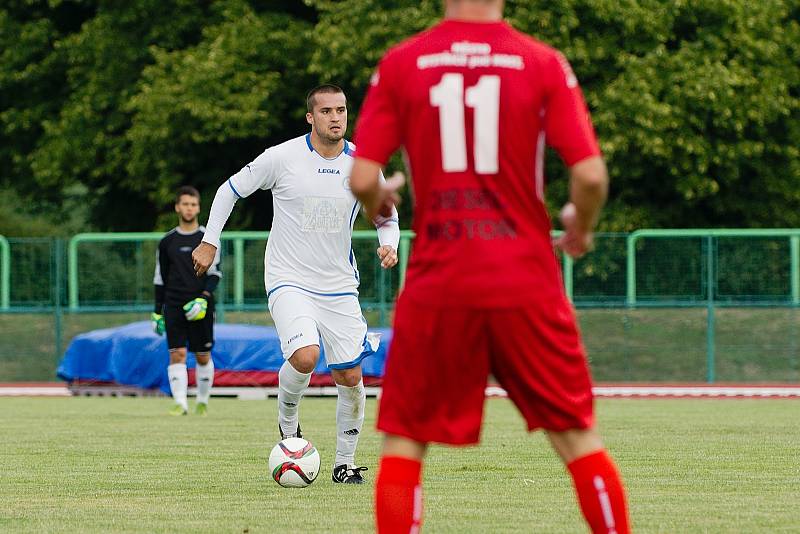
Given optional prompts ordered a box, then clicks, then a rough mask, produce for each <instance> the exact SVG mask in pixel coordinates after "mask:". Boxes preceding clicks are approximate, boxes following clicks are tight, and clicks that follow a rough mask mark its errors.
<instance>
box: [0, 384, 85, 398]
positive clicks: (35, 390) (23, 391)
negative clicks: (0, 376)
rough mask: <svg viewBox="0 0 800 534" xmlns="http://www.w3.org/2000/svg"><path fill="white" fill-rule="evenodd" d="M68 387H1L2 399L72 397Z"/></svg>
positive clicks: (0, 394)
mask: <svg viewBox="0 0 800 534" xmlns="http://www.w3.org/2000/svg"><path fill="white" fill-rule="evenodd" d="M71 396H72V393H70V391H69V390H68V389H67V388H66V386H52V387H49V386H48V387H24V386H23V387H0V397H71Z"/></svg>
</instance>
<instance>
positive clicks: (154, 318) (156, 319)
mask: <svg viewBox="0 0 800 534" xmlns="http://www.w3.org/2000/svg"><path fill="white" fill-rule="evenodd" d="M150 324H152V325H153V332H155V333H156V334H158V335H159V336H163V335H164V332H165V331H166V330H167V325H166V324H164V316H163V315H161V314H160V313H156V312H153V313H151V314H150Z"/></svg>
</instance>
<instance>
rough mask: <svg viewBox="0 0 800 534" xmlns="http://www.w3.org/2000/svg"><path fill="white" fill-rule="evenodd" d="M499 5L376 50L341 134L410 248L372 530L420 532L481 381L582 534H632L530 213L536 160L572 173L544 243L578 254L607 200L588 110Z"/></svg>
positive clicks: (536, 211) (569, 312)
mask: <svg viewBox="0 0 800 534" xmlns="http://www.w3.org/2000/svg"><path fill="white" fill-rule="evenodd" d="M502 11H503V2H502V1H501V0H449V1H445V18H444V20H443V21H442V22H440V23H439V24H437V25H436V26H434V27H433V28H431V29H429V30H427V31H425V32H422V33H421V34H418V35H416V36H414V37H412V38H410V39H408V40H406V41H404V42H402V43H400V44H399V45H397V46H395V47H394V48H392V49H391V50H389V51H388V52H387V53H386V55H385V56H384V57H383V59H382V60H381V62H380V64H379V66H378V69H377V71H376V73H375V75H374V76H373V79H372V81H371V87H370V89H369V92H368V94H367V98H366V100H365V102H364V105H363V107H362V110H361V116H360V119H359V123H358V125H357V127H356V139H355V142H356V146H357V147H358V148H357V150H356V161H355V164H354V166H353V170H352V174H351V178H350V186H351V188H352V191H353V193H354V194H355V196H356V197H358V198H359V200H361V201H362V202H363V204H364V207H365V209H366V210H367V214H368V216H370V217H372V216H374V215H375V214H376V213H378V212H388V210H389V209H391V207H392V206H393V204H395V203H396V202H397V200H398V197H397V190H398V188H399V187H401V186H402V182H403V178H402V176H395V177H392V178H391V179H389V180H388V181H387V182H386V183H385V184H381V183H380V182H379V180H378V171H379V170H380V168H381V167H382V166H383V165H384V164H385V163H386V162H387V160H388V158H389V157H390V156H391V154H392V153H393V152H394V151H395V150H396V149H398V148H399V147H401V146H402V147H403V148H404V149H405V151H406V153H407V156H408V158H407V159H408V164H409V167H410V169H409V170H410V172H411V175H412V178H413V186H414V201H415V204H414V223H413V227H414V230H415V232H416V235H417V237H416V240H415V243H414V252H413V255H412V257H411V260H410V263H409V266H408V274H407V278H406V281H405V288H404V290H403V292H402V294H401V295H400V297H399V299H398V303H397V309H396V313H395V322H394V338H393V341H392V346H391V350H390V356H389V359H388V362H387V367H386V372H385V376H384V383H383V394H382V397H381V401H380V407H379V413H378V429H379V430H381V431H383V432H385V433H386V438H385V442H384V448H383V456H382V458H381V464H380V468H379V474H378V480H377V483H376V490H375V491H376V515H377V530H378V532H380V533H390V532H391V533H394V532H404V533H406V532H417V531H418V530H419V528H420V526H421V523H422V491H421V476H420V473H421V467H422V459H423V457H424V455H425V451H426V448H427V444H428V443H430V442H438V443H447V444H454V445H463V444H472V443H476V442H477V441H478V440H479V433H480V426H481V420H482V412H483V403H484V397H485V387H486V383H487V377H488V375H490V374H492V375H493V376H494V377H495V378H496V379H497V381H498V382H499V383H500V384H501V385H502V386H503V387H504V388H505V389H506V391H507V392H508V395H509V397H510V398H511V400H512V401H513V402H514V403H515V404H516V406H517V408H518V409H519V410H520V412H521V413H522V415H523V417H524V418H525V420H526V422H527V425H528V428H529V429H530V430H535V429H538V428H542V429H544V430H545V431H546V432H547V435H548V437H549V439H550V442H551V443H552V445H553V447H554V448H555V450H556V451H557V453H558V454H559V455H560V457H561V458H562V459H563V461H564V463H565V464H566V466H567V468H568V470H569V472H570V474H571V476H572V480H573V482H574V485H575V489H576V492H577V496H578V501H579V504H580V507H581V510H582V512H583V515H584V517H585V518H586V521H587V522H588V524H589V526H590V527H591V529H592V531H593V532H604V533H616V534H623V533H627V532H629V531H630V527H629V521H628V514H627V506H626V503H625V491H624V489H623V485H622V481H621V478H620V476H619V474H618V471H617V468H616V466H615V465H614V462H613V460H612V459H611V457H610V456H609V455H608V454H607V453H606V451H605V449H604V447H603V443H602V441H601V440H600V436H599V434H598V432H597V430H596V428H595V422H594V412H593V397H592V389H591V387H592V383H591V378H590V375H589V369H588V365H587V361H586V355H585V352H584V348H583V346H582V344H581V341H580V336H579V334H578V331H577V327H576V320H575V316H574V311H573V309H572V306H571V305H570V303H569V302H568V300H567V298H566V296H565V294H564V291H563V286H562V281H561V277H560V272H559V267H558V262H557V258H556V256H555V254H554V253H553V243H552V241H551V239H550V229H551V227H550V220H549V217H548V214H547V210H546V208H545V204H544V177H543V161H544V150H545V144H548V145H550V146H552V147H554V148H555V149H556V150H557V151H558V153H559V154H560V156H561V157H562V159H563V160H564V162H565V163H566V165H567V166H568V167H569V171H570V202H569V203H568V204H567V205H566V206H565V207H564V209H563V210H562V213H561V219H562V223H563V226H564V230H565V231H564V234H563V236H562V237H561V238H560V239H558V240H557V241H556V245H557V246H559V247H560V248H561V249H562V250H563V251H564V252H565V253H567V254H569V255H571V256H573V257H579V256H581V255H583V254H584V253H585V252H586V251H588V250H589V248H590V247H591V243H592V232H593V229H594V227H595V225H596V223H597V219H598V216H599V213H600V209H601V207H602V205H603V204H604V203H605V199H606V195H607V190H608V176H607V173H606V168H605V164H604V162H603V159H602V157H601V155H600V150H599V148H598V145H597V140H596V138H595V135H594V131H593V128H592V125H591V120H590V118H589V114H588V111H587V109H586V104H585V102H584V99H583V96H582V94H581V90H580V88H579V87H578V82H577V80H576V78H575V75H574V74H573V72H572V70H571V68H570V66H569V63H568V62H567V60H566V59H565V58H564V56H562V55H561V54H560V53H559V52H558V51H557V50H554V49H553V48H551V47H548V46H546V45H545V44H543V43H540V42H538V41H536V40H535V39H533V38H531V37H529V36H527V35H524V34H522V33H520V32H517V31H515V30H514V29H512V28H511V27H510V26H509V25H508V24H506V23H505V22H503V21H502Z"/></svg>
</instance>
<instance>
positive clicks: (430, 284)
mask: <svg viewBox="0 0 800 534" xmlns="http://www.w3.org/2000/svg"><path fill="white" fill-rule="evenodd" d="M545 143H547V144H549V145H550V146H552V147H554V148H555V149H556V150H557V151H558V153H559V154H560V155H561V157H562V158H563V159H564V161H565V163H566V164H567V165H568V166H571V165H573V164H575V163H577V162H579V161H581V160H583V159H585V158H588V157H590V156H596V155H599V154H600V150H599V148H598V146H597V140H596V138H595V135H594V131H593V129H592V125H591V120H590V118H589V114H588V111H587V109H586V104H585V102H584V99H583V95H582V94H581V90H580V88H579V87H578V82H577V80H576V79H575V76H574V74H573V73H572V70H571V68H570V66H569V63H567V61H566V59H565V58H564V56H562V55H561V54H560V53H559V52H558V51H557V50H555V49H553V48H551V47H548V46H547V45H545V44H543V43H540V42H538V41H536V40H535V39H533V38H531V37H529V36H527V35H525V34H522V33H520V32H518V31H516V30H514V29H513V28H511V27H510V26H509V25H508V24H506V23H504V22H492V23H470V22H461V21H456V20H444V21H443V22H441V23H439V24H438V25H436V26H434V27H433V28H431V29H430V30H427V31H425V32H423V33H420V34H418V35H416V36H414V37H412V38H410V39H408V40H406V41H404V42H402V43H400V44H399V45H398V46H396V47H394V48H392V49H391V50H389V51H388V52H387V53H386V55H385V56H384V57H383V59H382V60H381V62H380V64H379V66H378V70H377V71H376V73H375V75H374V76H373V79H372V82H371V87H370V89H369V92H368V94H367V98H366V100H365V101H364V105H363V107H362V109H361V112H360V116H359V120H358V124H357V127H356V134H355V144H356V157H361V158H365V159H369V160H372V161H375V162H378V163H380V164H382V165H384V164H386V162H387V161H388V159H389V157H390V156H391V155H392V153H393V152H394V151H395V150H397V149H398V148H399V147H400V146H403V147H404V148H405V151H406V155H407V160H408V161H407V164H408V166H409V171H410V172H411V178H412V185H413V196H414V222H413V228H414V231H415V232H416V238H415V241H414V248H413V253H412V255H411V258H410V261H409V265H408V271H407V276H406V282H405V289H404V293H405V295H404V296H405V297H406V298H410V299H412V300H414V301H420V302H425V303H427V304H428V305H434V306H462V307H463V306H467V307H476V308H492V307H508V306H519V305H520V304H524V303H527V302H529V301H530V300H532V299H537V300H538V299H542V298H551V297H553V296H556V295H558V294H559V293H561V292H563V288H562V284H561V277H560V270H559V266H558V262H557V259H556V256H555V253H554V251H553V246H552V244H551V240H550V220H549V217H548V214H547V211H546V209H545V205H544V176H543V166H544V165H543V163H544V151H545Z"/></svg>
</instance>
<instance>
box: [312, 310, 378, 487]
mask: <svg viewBox="0 0 800 534" xmlns="http://www.w3.org/2000/svg"><path fill="white" fill-rule="evenodd" d="M315 302H316V305H317V311H318V313H319V316H318V318H319V325H320V328H319V331H320V337H321V338H322V343H323V346H324V347H325V361H326V363H327V364H328V368H329V369H330V370H331V375H332V377H333V380H334V382H335V383H336V390H337V393H338V398H337V401H336V456H335V458H334V464H333V472H332V474H331V478H332V480H333V481H334V482H336V483H347V484H361V483H363V482H364V479H363V477H362V475H361V472H362V471H366V470H367V468H366V467H358V466H357V465H356V459H355V455H356V447H357V445H358V439H359V437H360V435H361V430H362V426H363V424H364V408H365V406H366V400H367V396H366V392H365V391H364V381H363V380H362V375H361V361H362V360H363V359H364V358H366V357H368V356H370V355H372V354H374V353H375V351H376V350H377V349H378V346H379V344H380V336H379V335H377V334H372V333H370V334H369V335H368V334H367V322H366V320H365V319H364V316H363V315H362V314H361V306H360V304H359V302H358V297H356V296H355V295H344V296H339V297H317V298H315Z"/></svg>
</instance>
